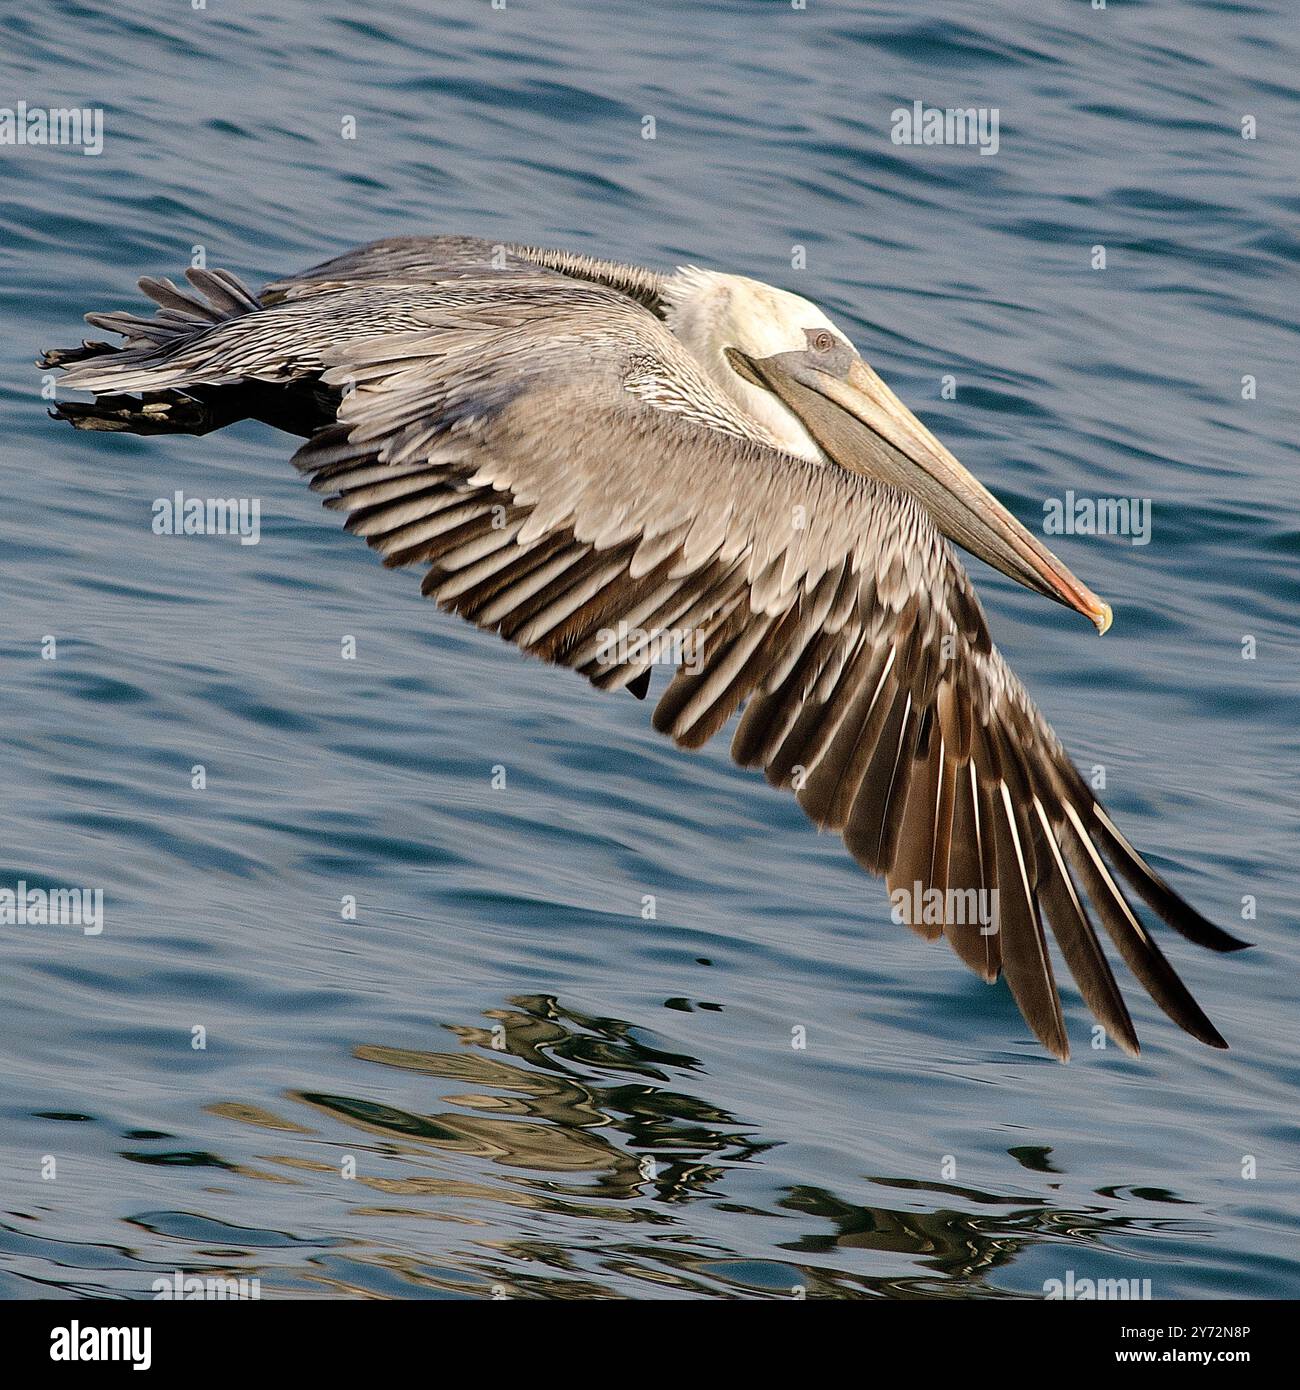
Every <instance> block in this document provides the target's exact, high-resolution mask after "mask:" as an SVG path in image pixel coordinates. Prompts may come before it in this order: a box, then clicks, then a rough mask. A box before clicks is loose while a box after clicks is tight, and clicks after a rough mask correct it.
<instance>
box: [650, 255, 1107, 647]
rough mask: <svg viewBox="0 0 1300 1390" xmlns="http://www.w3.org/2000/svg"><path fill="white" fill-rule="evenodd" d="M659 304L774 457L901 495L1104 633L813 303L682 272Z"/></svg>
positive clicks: (1102, 610) (1062, 571) (1063, 572)
mask: <svg viewBox="0 0 1300 1390" xmlns="http://www.w3.org/2000/svg"><path fill="white" fill-rule="evenodd" d="M665 299H666V302H667V305H668V322H669V326H670V327H671V328H672V329H673V332H674V333H675V334H676V335H677V337H678V338H679V339H681V340H682V342H683V343H684V344H685V345H686V347H687V348H689V349H690V351H691V352H692V354H693V355H694V356H695V358H696V359H697V360H698V361H699V362H700V365H701V366H702V368H703V369H704V370H705V372H706V373H707V374H708V375H709V376H710V378H711V379H712V380H713V381H714V383H715V384H717V385H719V386H721V387H722V388H723V389H724V390H726V391H727V392H728V394H729V395H730V396H731V397H732V399H734V400H735V401H736V402H737V404H739V405H740V406H741V408H742V409H744V410H745V411H746V412H747V413H748V414H749V415H750V416H751V417H752V418H753V419H755V420H756V421H757V422H758V423H759V424H760V425H762V426H763V428H764V429H765V431H766V432H767V434H768V435H769V436H770V437H771V438H772V440H773V442H774V443H775V444H776V445H777V446H778V447H779V448H782V449H785V450H786V451H787V452H789V453H792V454H795V455H797V456H798V457H800V458H805V459H809V460H813V461H816V462H821V463H825V462H828V461H829V462H830V463H832V464H836V465H838V466H839V467H841V468H843V469H846V470H847V471H849V472H851V473H860V474H862V475H864V476H866V477H869V478H873V479H875V480H876V481H878V482H882V483H887V484H889V485H891V486H893V487H896V488H898V489H899V490H900V491H903V492H907V493H909V494H911V496H913V497H915V498H916V500H917V501H918V502H920V503H921V505H922V506H923V507H924V508H925V509H926V511H927V512H928V513H929V515H930V517H931V518H932V519H933V521H934V523H935V525H936V526H937V527H938V528H939V530H940V531H942V532H943V534H944V535H945V536H947V537H948V539H949V540H951V541H953V542H954V543H955V544H957V545H959V546H961V547H962V548H963V549H964V550H968V551H970V553H971V554H972V555H977V556H978V557H979V558H980V559H981V560H984V561H986V562H987V563H988V564H990V565H992V566H993V567H994V568H995V569H998V570H1001V572H1002V573H1003V574H1005V575H1008V576H1010V577H1011V578H1012V579H1014V580H1015V581H1016V582H1017V583H1019V584H1023V585H1024V586H1025V587H1026V588H1029V589H1033V590H1034V591H1036V592H1037V593H1040V594H1044V595H1046V596H1047V597H1048V598H1051V599H1054V600H1055V601H1056V602H1058V603H1063V604H1065V605H1066V606H1067V607H1069V608H1073V609H1074V610H1075V611H1076V612H1079V613H1082V614H1083V615H1084V616H1085V617H1087V618H1088V619H1089V620H1090V621H1091V622H1092V623H1094V624H1095V625H1096V628H1097V630H1098V631H1099V632H1105V631H1106V629H1107V628H1108V627H1109V626H1110V622H1111V611H1110V606H1109V604H1106V603H1103V602H1102V600H1101V599H1099V598H1098V597H1097V596H1096V594H1094V593H1093V592H1092V591H1091V590H1090V589H1089V588H1087V586H1086V585H1084V584H1083V583H1082V582H1081V581H1080V580H1079V579H1077V578H1076V577H1075V576H1074V575H1073V574H1072V573H1071V572H1070V571H1069V569H1067V568H1066V566H1065V565H1064V564H1062V563H1061V561H1060V560H1058V559H1057V557H1056V556H1055V555H1053V554H1052V552H1051V551H1050V550H1048V548H1047V547H1046V546H1045V545H1043V543H1042V542H1041V541H1040V540H1038V539H1037V537H1035V536H1033V535H1031V534H1030V533H1029V532H1028V531H1027V530H1026V529H1025V528H1024V527H1023V526H1022V525H1021V524H1020V522H1018V521H1017V520H1016V518H1015V517H1014V516H1012V514H1011V513H1010V512H1009V511H1008V510H1007V509H1006V508H1005V507H1004V506H1003V505H1002V504H1001V503H1000V502H999V501H998V500H997V498H995V497H994V496H993V495H992V493H990V492H989V491H988V489H987V488H985V487H984V485H983V484H982V483H981V482H980V481H979V479H978V478H976V477H975V476H974V475H973V474H972V473H970V472H969V471H968V470H967V469H966V468H964V467H963V466H962V465H961V464H960V463H959V462H958V461H957V459H956V458H955V457H954V456H953V455H952V454H951V453H950V452H949V451H948V450H947V449H946V448H945V447H944V446H943V445H942V444H941V443H940V442H939V441H938V440H937V439H936V438H935V437H934V435H933V434H931V433H930V431H929V430H928V429H926V427H925V426H924V425H923V424H922V423H921V422H920V420H918V419H917V418H916V416H915V415H913V414H912V412H911V411H910V410H908V408H907V407H906V406H905V405H904V404H903V403H902V401H900V400H899V399H898V397H897V396H896V395H894V393H893V392H892V391H891V390H890V389H889V387H888V386H886V385H885V383H884V382H883V381H881V379H880V378H879V377H878V376H877V375H876V373H875V372H874V371H873V370H872V369H871V368H870V367H869V366H868V365H867V364H866V363H865V362H864V361H863V360H862V358H861V356H860V355H859V354H858V351H857V349H856V348H855V347H854V346H853V344H852V343H851V342H850V341H849V340H848V339H847V338H846V337H845V336H844V334H843V333H841V332H840V331H839V329H838V328H836V327H835V325H834V324H833V323H832V322H831V321H830V320H829V319H828V318H827V317H826V315H825V314H823V313H822V311H821V310H820V309H819V308H818V307H817V306H816V305H815V304H811V303H809V301H808V300H806V299H803V298H801V297H800V296H799V295H797V294H790V293H788V292H787V291H785V290H778V289H774V288H773V287H772V286H771V285H765V284H763V283H762V282H761V281H758V280H750V279H746V278H745V277H744V276H740V275H721V274H718V273H715V272H713V271H702V270H696V269H694V268H693V267H692V268H689V269H686V270H682V271H679V272H678V274H677V275H675V276H673V277H672V278H671V279H670V280H669V281H668V282H667V292H666V294H665Z"/></svg>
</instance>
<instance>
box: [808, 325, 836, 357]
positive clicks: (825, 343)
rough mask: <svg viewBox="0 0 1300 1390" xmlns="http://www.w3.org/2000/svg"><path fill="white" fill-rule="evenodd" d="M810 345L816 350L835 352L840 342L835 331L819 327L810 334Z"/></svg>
mask: <svg viewBox="0 0 1300 1390" xmlns="http://www.w3.org/2000/svg"><path fill="white" fill-rule="evenodd" d="M808 345H809V346H810V347H811V348H812V350H813V351H814V352H834V351H835V349H836V348H837V347H838V346H839V343H838V341H837V339H836V337H835V334H834V333H831V332H828V331H827V330H826V329H825V328H819V329H818V330H817V331H816V332H815V333H810V334H809V335H808Z"/></svg>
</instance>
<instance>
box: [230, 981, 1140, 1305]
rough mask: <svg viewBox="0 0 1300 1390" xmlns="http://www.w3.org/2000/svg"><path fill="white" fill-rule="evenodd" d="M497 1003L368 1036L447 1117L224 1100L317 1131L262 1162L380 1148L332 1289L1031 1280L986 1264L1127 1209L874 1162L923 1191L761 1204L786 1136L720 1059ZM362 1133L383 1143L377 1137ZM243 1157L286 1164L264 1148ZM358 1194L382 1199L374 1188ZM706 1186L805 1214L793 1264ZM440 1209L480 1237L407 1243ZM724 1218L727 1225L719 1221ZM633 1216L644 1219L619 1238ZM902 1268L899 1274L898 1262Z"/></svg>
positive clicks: (829, 1294) (621, 1290) (251, 1117)
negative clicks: (444, 1040)
mask: <svg viewBox="0 0 1300 1390" xmlns="http://www.w3.org/2000/svg"><path fill="white" fill-rule="evenodd" d="M484 1017H485V1019H486V1020H487V1024H486V1026H484V1025H450V1026H449V1028H448V1031H450V1032H451V1033H452V1034H453V1035H454V1036H455V1038H456V1039H457V1041H458V1043H459V1044H460V1046H459V1047H458V1048H457V1049H456V1050H449V1051H438V1050H433V1051H423V1050H419V1049H411V1048H397V1047H391V1046H386V1045H383V1044H363V1045H359V1046H357V1047H355V1048H354V1049H353V1052H354V1055H355V1056H356V1057H357V1058H358V1059H360V1060H362V1061H365V1062H369V1063H373V1064H375V1065H376V1066H378V1067H383V1068H387V1069H391V1070H393V1071H395V1072H398V1073H401V1074H403V1075H405V1076H407V1077H408V1078H413V1079H416V1087H417V1089H418V1086H419V1084H420V1083H422V1082H423V1081H424V1079H426V1078H427V1081H428V1083H429V1087H430V1092H431V1094H432V1095H433V1096H434V1097H435V1100H436V1105H435V1106H434V1107H432V1108H431V1109H430V1111H429V1112H428V1113H420V1112H417V1111H415V1110H408V1109H400V1108H397V1107H395V1106H392V1105H387V1104H383V1103H380V1102H377V1101H373V1100H363V1099H360V1098H356V1097H350V1096H343V1095H336V1094H329V1093H324V1092H319V1091H307V1090H303V1091H295V1092H291V1093H290V1099H292V1100H294V1101H296V1102H298V1103H300V1104H301V1105H303V1106H305V1107H307V1108H308V1109H309V1110H310V1112H311V1113H312V1114H313V1117H314V1121H315V1123H314V1125H313V1126H310V1127H309V1126H306V1125H304V1124H302V1123H299V1122H298V1121H297V1120H294V1119H289V1118H285V1117H282V1116H278V1115H274V1114H272V1113H270V1112H268V1111H266V1110H264V1109H255V1108H254V1107H251V1106H246V1105H242V1104H241V1103H239V1102H223V1103H222V1104H220V1105H216V1106H212V1107H210V1110H211V1112H212V1113H215V1114H219V1115H223V1116H225V1117H226V1118H228V1119H231V1120H237V1121H239V1122H240V1123H242V1124H245V1125H249V1126H253V1127H255V1128H257V1129H259V1130H262V1131H264V1132H266V1133H268V1134H270V1133H278V1134H281V1135H284V1136H290V1135H292V1136H302V1137H303V1138H304V1140H309V1141H310V1142H309V1143H307V1144H305V1146H304V1148H302V1149H299V1150H298V1151H296V1152H292V1153H281V1154H276V1155H263V1156H262V1157H261V1160H260V1161H261V1162H264V1163H267V1164H271V1165H275V1166H277V1167H280V1168H287V1169H289V1170H291V1171H295V1172H297V1173H298V1174H299V1175H306V1174H310V1173H312V1172H315V1173H317V1174H319V1175H320V1176H321V1178H322V1179H325V1178H327V1177H328V1178H331V1179H335V1178H337V1177H338V1167H337V1155H338V1153H340V1152H356V1153H359V1154H360V1155H361V1158H360V1159H359V1161H358V1164H357V1169H358V1171H357V1173H356V1176H355V1180H354V1181H353V1182H349V1183H348V1184H346V1187H347V1189H348V1196H349V1198H350V1199H352V1200H350V1202H349V1205H348V1206H347V1208H346V1216H345V1217H343V1218H342V1220H343V1224H344V1226H345V1227H346V1228H347V1229H348V1231H349V1232H350V1233H351V1235H352V1238H353V1241H354V1243H356V1244H357V1245H359V1246H360V1247H363V1249H361V1250H358V1251H357V1253H356V1254H355V1255H354V1256H353V1259H352V1262H351V1263H352V1268H353V1271H354V1275H353V1277H352V1278H341V1277H339V1276H338V1275H337V1274H336V1273H335V1274H331V1273H328V1272H326V1271H325V1270H324V1269H322V1270H320V1271H318V1272H317V1273H316V1274H315V1275H313V1276H311V1277H313V1278H315V1279H316V1280H317V1282H318V1283H320V1284H321V1285H322V1286H323V1287H325V1288H328V1289H329V1290H330V1291H331V1292H333V1293H345V1294H351V1295H358V1296H367V1297H374V1296H376V1291H375V1289H374V1288H373V1287H371V1286H370V1285H369V1283H368V1281H367V1280H366V1278H365V1277H364V1275H362V1276H361V1277H357V1276H356V1274H355V1271H356V1270H357V1269H358V1268H360V1269H361V1270H362V1271H364V1269H365V1268H367V1267H371V1268H374V1269H375V1270H383V1271H384V1272H385V1274H386V1275H388V1276H392V1277H393V1278H394V1279H395V1280H397V1281H398V1282H399V1284H400V1286H401V1287H406V1286H409V1292H410V1293H416V1292H418V1291H419V1290H421V1289H424V1290H427V1291H429V1292H436V1293H443V1294H447V1293H453V1294H454V1293H460V1294H470V1295H473V1296H478V1297H485V1296H499V1297H546V1298H608V1297H619V1296H627V1295H628V1294H634V1295H635V1296H643V1297H681V1296H689V1295H695V1296H699V1295H704V1296H712V1297H718V1296H723V1297H727V1296H732V1297H736V1296H748V1297H779V1298H791V1297H808V1298H861V1297H870V1296H877V1297H879V1296H894V1297H940V1298H942V1297H969V1296H971V1295H972V1294H975V1295H982V1296H985V1297H1015V1296H1017V1295H1014V1294H1008V1293H1006V1292H1005V1291H1002V1290H999V1289H997V1288H995V1287H992V1286H990V1285H988V1284H987V1283H986V1282H985V1278H986V1276H987V1275H988V1274H989V1273H990V1272H992V1271H994V1270H996V1269H998V1268H999V1267H1001V1266H1003V1265H1006V1264H1007V1263H1009V1262H1010V1261H1011V1260H1013V1259H1014V1258H1015V1257H1016V1256H1017V1255H1018V1254H1019V1253H1020V1252H1021V1251H1022V1250H1023V1249H1024V1248H1025V1247H1026V1245H1028V1244H1034V1243H1037V1242H1038V1241H1040V1240H1041V1239H1043V1238H1044V1237H1045V1236H1055V1237H1058V1238H1059V1237H1060V1236H1062V1235H1065V1234H1069V1235H1070V1236H1071V1237H1073V1238H1075V1239H1085V1240H1092V1239H1096V1238H1097V1237H1099V1236H1100V1235H1101V1234H1102V1233H1103V1232H1105V1233H1113V1232H1114V1230H1115V1229H1116V1227H1118V1226H1123V1225H1124V1224H1126V1222H1125V1220H1124V1219H1123V1218H1117V1217H1116V1216H1115V1214H1114V1213H1113V1212H1111V1211H1108V1210H1107V1209H1105V1208H1101V1207H1098V1208H1096V1209H1095V1210H1092V1211H1087V1212H1080V1211H1068V1212H1067V1211H1063V1210H1060V1209H1057V1208H1053V1207H1050V1206H1048V1205H1045V1204H1042V1203H1035V1202H1033V1201H1032V1200H1030V1201H1026V1199H1025V1198H1023V1197H1020V1196H998V1195H993V1194H988V1193H983V1192H979V1191H976V1190H974V1189H967V1188H959V1187H956V1186H953V1185H950V1184H938V1183H935V1184H929V1183H924V1182H918V1181H916V1180H915V1179H909V1178H866V1179H864V1181H866V1182H869V1183H872V1184H874V1185H875V1186H876V1188H877V1189H895V1190H903V1191H906V1192H907V1193H908V1195H909V1199H910V1200H909V1203H908V1205H907V1206H905V1207H900V1208H894V1207H891V1206H886V1205H881V1206H875V1205H870V1206H867V1205H860V1204H857V1203H853V1202H850V1201H847V1200H845V1199H844V1198H842V1197H840V1196H838V1195H836V1194H835V1193H834V1192H832V1191H830V1190H829V1189H826V1188H821V1187H813V1186H800V1187H794V1188H787V1189H785V1190H783V1191H782V1192H780V1193H779V1194H776V1195H775V1196H774V1197H773V1198H772V1199H771V1200H770V1202H769V1204H768V1205H767V1206H766V1207H754V1206H746V1205H743V1204H741V1203H740V1202H739V1201H737V1200H736V1199H735V1198H734V1197H733V1198H731V1199H729V1198H728V1193H727V1180H728V1177H729V1176H730V1175H731V1174H733V1173H735V1172H736V1171H737V1170H738V1169H740V1168H743V1167H745V1166H747V1165H753V1164H754V1163H755V1162H756V1161H758V1160H760V1159H761V1156H762V1155H763V1153H764V1152H765V1151H766V1150H768V1149H770V1148H771V1147H772V1145H771V1144H770V1143H767V1142H764V1141H763V1140H761V1139H760V1138H759V1137H758V1136H756V1135H754V1134H753V1133H752V1132H751V1131H750V1130H749V1129H748V1128H747V1127H746V1126H745V1125H744V1124H743V1122H742V1121H740V1120H738V1119H737V1118H736V1117H735V1116H733V1115H731V1114H729V1113H728V1112H727V1111H726V1110H724V1109H723V1108H721V1107H719V1106H717V1105H714V1104H712V1103H710V1102H709V1101H708V1100H706V1099H704V1098H703V1097H702V1096H701V1095H699V1094H698V1092H699V1091H700V1090H701V1089H702V1086H703V1084H704V1082H705V1076H704V1072H703V1069H702V1067H701V1065H700V1063H699V1062H698V1060H697V1059H695V1058H693V1057H690V1056H686V1055H681V1054H673V1053H667V1052H663V1051H661V1050H659V1049H656V1048H654V1047H652V1046H650V1045H649V1044H648V1043H647V1042H645V1041H644V1040H643V1039H642V1038H641V1037H639V1036H638V1034H637V1030H636V1029H635V1028H634V1027H633V1025H631V1024H629V1023H626V1022H623V1021H622V1020H618V1019H608V1018H595V1017H592V1016H590V1015H586V1014H582V1013H580V1012H578V1011H577V1010H574V1009H570V1008H566V1007H564V1006H563V1005H561V1004H560V1003H559V1002H558V1001H557V1000H556V999H554V998H552V997H550V996H546V995H530V996H523V997H518V998H514V999H512V1000H511V1001H510V1007H509V1008H499V1009H490V1010H487V1011H486V1012H485V1014H484ZM406 1090H407V1092H408V1093H409V1092H410V1090H411V1087H410V1086H409V1085H408V1086H407V1087H406ZM340 1126H341V1127H342V1131H343V1132H342V1135H341V1137H340V1134H339V1132H338V1130H339V1127H340ZM357 1134H364V1135H367V1136H369V1137H370V1138H371V1140H372V1141H373V1142H372V1143H371V1144H369V1145H366V1146H359V1145H358V1144H357V1143H356V1138H355V1136H356V1135H357ZM322 1141H324V1143H325V1144H326V1146H327V1147H325V1148H322V1147H321V1145H322ZM322 1155H324V1156H322ZM1016 1156H1017V1157H1018V1159H1019V1161H1020V1162H1021V1164H1022V1166H1025V1167H1028V1168H1030V1169H1032V1170H1035V1171H1048V1172H1050V1171H1052V1168H1051V1165H1050V1164H1048V1163H1047V1161H1046V1158H1045V1157H1041V1156H1039V1157H1035V1158H1034V1161H1033V1162H1030V1161H1029V1160H1027V1159H1026V1158H1025V1157H1024V1156H1023V1153H1022V1152H1021V1151H1017V1154H1016ZM232 1169H233V1171H236V1172H240V1173H241V1175H242V1176H245V1177H250V1178H255V1179H262V1180H264V1179H266V1178H267V1177H270V1176H271V1175H270V1174H267V1173H264V1172H261V1171H259V1170H257V1169H254V1168H252V1167H251V1166H250V1165H244V1166H243V1167H242V1168H241V1167H239V1166H236V1165H232ZM386 1169H387V1170H390V1171H384V1170H386ZM744 1186H745V1189H746V1190H747V1191H752V1190H753V1184H752V1183H747V1184H745V1185H744ZM361 1191H364V1192H368V1193H370V1194H371V1200H369V1201H356V1200H355V1198H354V1194H355V1195H358V1196H359V1195H360V1192H361ZM921 1194H924V1195H925V1196H926V1197H928V1198H932V1199H936V1205H935V1208H934V1209H933V1210H931V1211H921V1212H918V1211H916V1210H914V1209H913V1208H914V1207H915V1205H916V1201H917V1197H918V1195H921ZM375 1198H378V1199H379V1200H378V1201H376V1200H374V1199H375ZM387 1199H393V1200H391V1201H390V1200H387ZM701 1201H706V1202H710V1203H713V1204H714V1206H715V1209H717V1210H724V1211H727V1212H730V1213H733V1214H734V1215H735V1216H737V1217H752V1218H758V1219H761V1220H762V1221H764V1222H767V1223H771V1222H773V1221H776V1222H781V1223H788V1224H789V1227H790V1229H789V1238H788V1239H787V1240H784V1241H778V1242H777V1243H776V1245H775V1248H776V1249H778V1250H780V1251H783V1252H786V1253H787V1254H788V1256H789V1258H788V1260H786V1259H782V1258H780V1257H777V1258H775V1259H774V1258H773V1257H772V1254H771V1250H772V1245H771V1244H769V1245H768V1246H767V1249H766V1250H765V1252H764V1254H763V1255H762V1256H759V1257H752V1256H746V1255H745V1254H744V1253H742V1252H741V1251H740V1250H737V1249H729V1248H724V1247H722V1246H719V1245H718V1244H717V1243H716V1242H714V1241H710V1240H706V1239H703V1238H701V1237H700V1236H698V1235H697V1234H696V1233H695V1231H694V1229H693V1225H694V1223H693V1222H692V1220H691V1219H690V1217H689V1215H688V1213H687V1212H686V1211H685V1210H684V1209H685V1208H687V1207H688V1206H689V1205H690V1204H692V1203H696V1202H701ZM958 1206H960V1208H962V1209H957V1207H958ZM512 1213H513V1214H512ZM421 1221H423V1222H435V1223H440V1224H441V1225H442V1226H443V1227H444V1228H447V1227H451V1228H456V1229H463V1230H464V1232H465V1243H464V1244H462V1245H459V1246H454V1247H453V1248H452V1249H450V1250H448V1249H446V1248H444V1247H442V1246H439V1253H438V1254H437V1255H436V1256H434V1255H421V1254H412V1253H409V1246H410V1244H411V1241H410V1240H409V1239H406V1240H403V1241H401V1242H400V1244H401V1246H402V1247H404V1248H402V1249H396V1248H393V1246H394V1245H396V1244H397V1242H395V1241H393V1240H392V1238H391V1235H390V1234H389V1233H391V1232H392V1230H393V1229H394V1227H395V1226H402V1225H405V1226H406V1227H407V1229H409V1226H410V1223H411V1222H421ZM710 1226H711V1228H712V1229H714V1230H716V1229H718V1223H717V1222H716V1220H715V1221H713V1222H711V1223H710ZM429 1229H433V1228H432V1227H430V1228H429ZM620 1229H622V1230H626V1231H627V1233H628V1235H629V1236H631V1235H632V1234H633V1233H634V1232H643V1233H644V1234H641V1235H639V1236H638V1237H637V1239H636V1240H619V1239H616V1238H615V1236H616V1233H617V1232H618V1231H619V1230H620ZM741 1229H744V1223H743V1222H742V1223H741ZM366 1246H370V1247H372V1248H370V1249H364V1247H366ZM885 1267H888V1268H889V1270H890V1272H888V1273H881V1272H880V1270H881V1269H882V1268H885Z"/></svg>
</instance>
